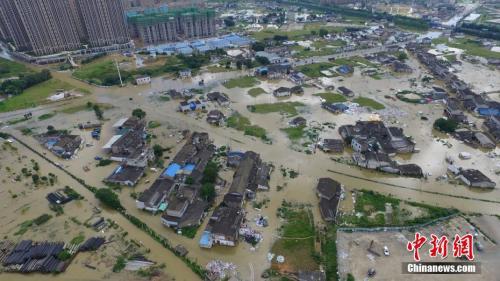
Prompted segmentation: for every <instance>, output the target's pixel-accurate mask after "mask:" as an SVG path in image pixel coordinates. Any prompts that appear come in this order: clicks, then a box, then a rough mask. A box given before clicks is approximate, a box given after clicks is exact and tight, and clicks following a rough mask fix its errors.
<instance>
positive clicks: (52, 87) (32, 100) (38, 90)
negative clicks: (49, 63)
mask: <svg viewBox="0 0 500 281" xmlns="http://www.w3.org/2000/svg"><path fill="white" fill-rule="evenodd" d="M74 88H75V87H74V86H73V85H71V84H69V83H66V82H63V81H61V80H57V79H54V78H52V79H50V80H48V81H45V82H42V83H40V84H38V85H35V86H33V87H31V88H28V89H26V90H25V91H24V92H22V93H21V94H20V95H17V96H14V97H12V98H10V99H7V100H5V101H3V102H0V112H7V111H13V110H19V109H23V108H29V107H36V106H38V105H40V104H43V103H46V102H48V101H47V98H48V97H49V96H51V95H53V94H54V93H55V92H56V91H57V90H71V89H74Z"/></svg>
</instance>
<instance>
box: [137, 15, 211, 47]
mask: <svg viewBox="0 0 500 281" xmlns="http://www.w3.org/2000/svg"><path fill="white" fill-rule="evenodd" d="M128 22H129V25H130V29H131V33H132V35H133V36H134V37H137V38H139V39H140V40H141V41H143V42H144V43H146V44H155V43H162V42H168V41H179V40H184V39H193V38H203V37H209V36H213V35H215V13H214V11H212V10H205V9H197V8H187V9H176V10H169V11H168V12H163V11H161V10H158V11H156V12H154V13H144V14H134V15H131V16H129V18H128Z"/></svg>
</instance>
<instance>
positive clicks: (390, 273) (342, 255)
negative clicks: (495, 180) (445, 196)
mask: <svg viewBox="0 0 500 281" xmlns="http://www.w3.org/2000/svg"><path fill="white" fill-rule="evenodd" d="M471 221H472V222H473V223H474V224H475V225H476V226H478V227H479V228H481V230H482V231H483V232H481V231H478V232H477V234H478V235H477V236H476V237H475V238H474V239H475V240H474V241H478V242H479V243H481V245H482V247H483V250H482V251H481V252H479V251H477V248H476V250H475V252H474V253H475V261H477V262H479V263H480V264H481V265H480V267H481V273H480V274H468V275H438V274H403V265H402V263H403V262H413V253H412V252H408V251H407V250H406V244H407V243H408V241H412V240H413V239H414V238H415V231H419V232H420V233H421V234H422V235H423V236H425V237H430V234H435V235H437V236H438V237H440V236H441V235H446V236H448V237H453V236H454V235H455V234H459V235H464V234H467V233H476V228H475V227H474V226H472V225H471V224H470V223H468V222H467V221H466V220H465V219H464V218H462V217H457V218H454V219H451V220H449V221H445V222H442V223H438V224H435V225H432V226H427V227H424V228H417V229H415V231H406V230H404V231H392V230H388V231H377V232H354V233H349V232H343V231H339V232H338V234H337V254H338V262H339V273H340V275H341V276H346V275H347V273H351V274H352V275H353V276H354V277H355V278H356V280H365V278H367V272H368V270H369V269H370V268H374V269H375V270H376V275H375V276H374V277H373V278H370V280H423V279H425V280H497V279H498V274H499V273H500V272H499V270H500V269H499V268H498V257H499V256H498V255H499V247H498V245H497V244H494V243H493V241H498V240H495V239H497V238H499V237H498V232H497V231H498V228H499V227H500V220H499V219H498V218H497V217H492V216H480V217H473V218H472V219H471ZM490 239H491V240H490ZM492 240H493V241H492ZM372 241H373V242H372ZM371 243H373V245H372V247H371V250H373V252H375V254H374V253H373V252H369V251H368V250H367V249H368V248H370V244H371ZM384 246H386V247H387V248H388V249H389V253H390V255H389V256H385V255H384V250H383V249H384ZM450 247H451V244H450V245H449V248H448V249H449V254H448V257H447V258H445V259H443V260H441V258H440V257H438V258H430V257H429V249H430V245H429V243H427V244H426V245H424V246H423V247H422V248H421V249H420V257H421V259H422V261H423V262H437V261H443V262H453V261H457V259H456V258H454V257H453V255H452V254H451V253H452V250H453V248H452V247H451V248H450ZM377 254H379V255H380V256H377Z"/></svg>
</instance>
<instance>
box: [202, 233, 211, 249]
mask: <svg viewBox="0 0 500 281" xmlns="http://www.w3.org/2000/svg"><path fill="white" fill-rule="evenodd" d="M212 244H213V241H212V234H211V233H210V232H209V231H203V234H202V235H201V238H200V242H199V245H200V247H203V248H212Z"/></svg>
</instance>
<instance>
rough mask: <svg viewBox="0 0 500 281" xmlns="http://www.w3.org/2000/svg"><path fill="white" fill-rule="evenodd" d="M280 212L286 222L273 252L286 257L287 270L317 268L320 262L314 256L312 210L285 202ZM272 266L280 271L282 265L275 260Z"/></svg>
mask: <svg viewBox="0 0 500 281" xmlns="http://www.w3.org/2000/svg"><path fill="white" fill-rule="evenodd" d="M278 212H279V216H280V217H281V218H283V219H284V220H285V223H284V225H283V226H282V227H281V230H280V238H279V239H278V240H276V242H274V244H273V246H272V249H271V252H272V253H274V254H276V255H282V256H284V257H285V263H284V264H283V267H284V268H286V269H287V270H288V269H290V270H291V271H294V272H297V271H299V270H304V271H313V270H317V269H318V267H319V264H318V261H317V260H316V259H315V258H314V256H315V255H316V252H315V246H314V242H315V229H314V221H313V217H312V216H313V215H312V212H311V211H310V210H308V209H305V208H299V207H294V206H291V205H289V204H287V203H283V204H282V206H281V207H280V208H279V209H278ZM272 268H273V269H276V270H278V271H280V269H281V265H280V264H277V263H274V262H273V264H272Z"/></svg>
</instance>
